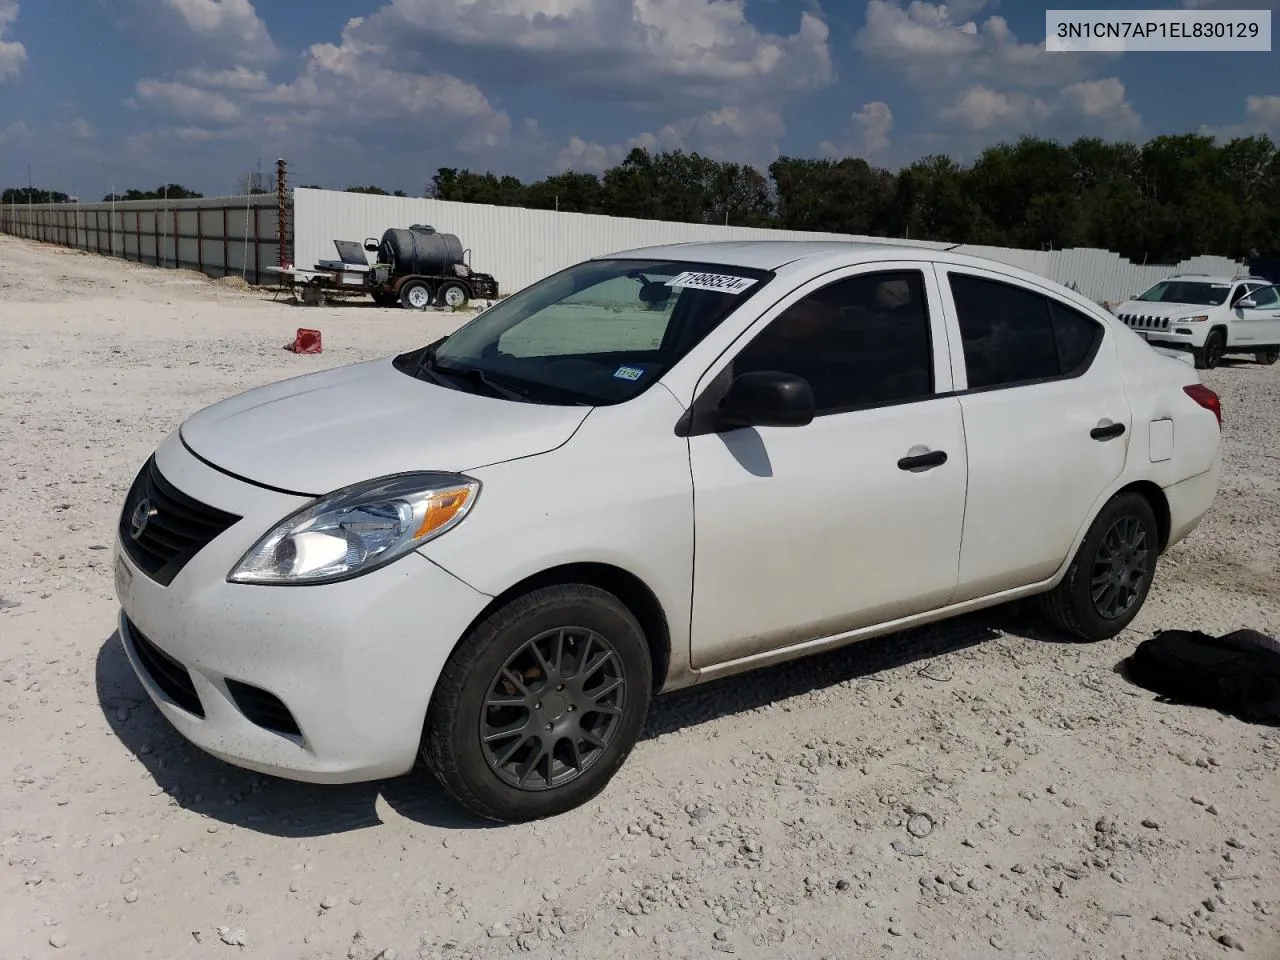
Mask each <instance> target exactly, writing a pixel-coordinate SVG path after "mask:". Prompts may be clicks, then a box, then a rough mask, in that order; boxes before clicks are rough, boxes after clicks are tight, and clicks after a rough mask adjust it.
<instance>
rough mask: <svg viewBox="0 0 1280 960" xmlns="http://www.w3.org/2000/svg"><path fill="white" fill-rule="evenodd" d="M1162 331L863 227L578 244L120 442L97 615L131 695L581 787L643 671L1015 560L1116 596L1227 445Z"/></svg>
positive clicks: (1140, 595)
mask: <svg viewBox="0 0 1280 960" xmlns="http://www.w3.org/2000/svg"><path fill="white" fill-rule="evenodd" d="M1220 423H1221V410H1220V408H1219V404H1218V398H1217V396H1216V394H1214V393H1213V391H1211V390H1209V389H1208V388H1207V387H1205V386H1203V385H1202V384H1201V383H1200V382H1199V379H1198V375H1197V373H1196V371H1195V370H1194V369H1193V368H1192V367H1191V366H1189V365H1187V364H1185V363H1182V362H1179V361H1178V360H1176V359H1172V358H1170V357H1167V356H1162V355H1161V354H1159V353H1157V352H1156V351H1155V350H1153V349H1152V348H1151V347H1150V346H1149V345H1148V344H1147V343H1145V342H1144V341H1143V340H1141V339H1140V338H1139V337H1138V336H1137V335H1136V334H1134V333H1133V331H1131V330H1130V329H1128V328H1127V327H1126V326H1125V325H1124V324H1123V323H1121V322H1120V321H1119V320H1118V319H1117V318H1115V317H1113V316H1111V315H1110V314H1109V313H1107V312H1106V311H1105V310H1103V309H1102V308H1100V307H1098V306H1096V305H1095V304H1093V303H1091V302H1090V301H1088V300H1086V299H1084V298H1083V297H1081V296H1079V295H1078V294H1075V293H1073V292H1071V291H1069V290H1067V289H1066V288H1064V287H1061V286H1059V285H1057V284H1054V283H1051V282H1049V281H1047V280H1044V279H1042V278H1040V277H1037V276H1035V275H1033V274H1030V273H1027V272H1024V271H1022V270H1018V269H1015V268H1013V267H1008V266H1003V265H1000V264H996V263H992V262H989V261H985V260H979V259H975V258H971V257H965V256H960V255H956V254H952V253H948V252H942V251H937V250H930V249H921V248H914V247H905V246H895V245H893V244H890V243H885V244H854V243H818V242H771V241H760V242H744V243H701V244H675V245H669V246H660V247H651V248H646V249H640V250H632V251H628V252H625V253H618V254H614V255H610V256H607V257H601V258H598V259H593V260H589V261H586V262H584V263H579V264H577V265H575V266H572V267H570V268H568V269H566V270H563V271H561V272H559V273H556V274H554V275H552V276H550V277H547V278H546V279H545V280H542V281H540V282H538V283H535V284H533V285H532V286H530V287H528V288H526V289H524V290H522V291H520V292H519V293H517V294H515V295H514V296H512V297H510V298H509V299H507V300H505V301H503V302H501V303H499V304H497V305H496V306H494V307H493V308H492V309H490V310H488V311H486V312H485V313H482V314H480V315H479V316H478V317H476V318H475V319H473V320H471V321H470V322H469V323H467V324H466V325H465V326H463V327H462V328H461V329H459V330H457V331H456V332H455V333H453V334H452V335H450V336H448V337H445V338H442V339H441V340H439V341H437V342H435V343H432V344H430V345H429V346H426V347H423V348H421V349H416V350H413V351H411V352H409V353H405V354H402V355H400V356H396V357H388V358H386V359H382V360H377V361H372V362H366V363H357V364H352V365H348V366H344V367H340V368H337V369H333V370H328V371H324V372H320V373H315V374H310V375H307V376H302V377H298V378H295V379H292V380H287V381H284V382H282V383H276V384H273V385H270V386H267V387H263V388H260V389H256V390H251V391H249V392H247V393H244V394H241V395H239V396H236V397H232V398H231V399H228V400H225V401H223V402H221V403H217V404H215V405H213V406H211V407H208V408H206V409H204V410H202V411H200V412H199V413H197V414H195V415H194V416H192V417H191V418H190V419H188V420H187V421H186V422H185V423H183V424H182V425H181V427H180V428H179V429H178V430H176V431H174V432H173V433H172V434H171V435H170V436H169V437H167V438H166V439H165V440H164V441H163V443H162V444H161V445H160V447H159V448H158V449H157V450H156V451H155V454H154V455H153V456H152V457H151V458H150V459H149V460H148V462H147V463H146V464H145V465H144V466H143V468H142V470H141V472H140V473H139V474H138V477H137V479H136V481H135V482H134V484H133V487H132V489H131V490H130V491H129V494H128V497H127V500H126V502H125V504H124V509H123V512H122V514H121V518H120V524H119V531H118V537H117V542H116V554H115V577H116V580H115V582H116V592H117V595H118V596H119V600H120V604H121V607H122V611H121V616H120V636H121V638H122V641H123V644H124V648H125V650H126V651H127V653H128V657H129V660H130V661H131V663H132V664H133V667H134V669H135V670H136V671H137V674H138V676H139V678H140V679H141V681H142V684H143V685H144V686H145V687H146V689H147V692H148V693H149V694H150V696H151V697H152V698H153V699H154V701H155V702H156V704H157V705H158V706H159V709H160V710H161V712H162V713H163V714H164V715H165V716H166V717H167V718H168V719H169V721H170V722H171V723H172V724H173V725H174V726H175V727H176V728H177V729H178V730H179V731H180V732H181V733H182V734H183V735H184V736H185V737H187V738H188V739H190V740H191V741H192V742H193V743H195V744H197V745H198V746H199V747H201V748H203V749H204V750H206V751H208V752H209V753H211V754H213V755H215V756H218V757H221V758H223V759H225V760H227V761H229V762H231V763H233V764H237V765H240V766H243V767H247V768H250V769H254V770H258V771H262V772H265V773H269V774H275V775H279V776H283V777H288V778H294V779H300V780H309V781H314V782H329V783H334V782H350V781H359V780H372V779H380V778H385V777H390V776H396V775H400V774H405V773H408V772H409V771H410V770H411V769H412V768H413V766H414V765H415V760H416V759H417V758H418V757H421V758H422V759H423V760H424V761H425V764H426V765H427V766H428V767H430V769H431V770H432V771H434V773H435V774H436V776H437V777H438V779H439V780H440V781H441V782H442V783H443V784H444V785H445V787H446V788H447V789H448V790H449V791H450V792H451V793H452V794H453V795H454V796H455V797H456V798H457V799H458V800H459V801H460V802H461V803H462V804H464V805H465V806H466V807H468V808H470V809H471V810H472V811H474V812H475V813H476V814H479V815H480V816H483V817H487V818H491V819H496V820H502V821H518V820H528V819H533V818H538V817H544V816H548V815H553V814H557V813H560V812H563V811H565V810H568V809H570V808H573V807H576V806H578V805H580V804H583V803H585V802H587V801H588V800H590V799H592V798H593V797H595V796H596V795H597V794H598V793H599V792H600V791H601V790H602V789H603V788H604V787H605V786H606V784H607V783H608V782H609V780H610V778H611V777H612V776H613V775H614V773H615V772H616V771H617V770H618V768H619V767H620V766H621V765H622V763H623V762H624V760H625V759H626V757H627V755H628V753H629V752H630V750H631V749H632V746H633V745H634V744H635V742H636V739H637V737H638V736H639V734H640V731H641V728H642V726H643V725H644V721H645V715H646V711H647V710H648V707H649V704H650V701H651V699H652V698H653V697H654V696H655V695H656V694H659V693H662V692H665V691H670V690H674V689H677V688H681V687H687V686H689V685H691V684H695V683H699V682H702V681H706V680H711V679H714V678H719V677H724V676H726V675H729V674H734V673H739V672H742V671H747V670H751V669H753V668H756V667H760V666H764V665H766V664H772V663H777V662H779V661H782V660H786V659H789V658H794V657H799V656H804V655H807V654H811V653H816V652H818V651H821V650H827V649H831V648H833V647H837V646H840V645H842V644H847V643H851V642H854V641H857V640H861V639H864V638H867V637H871V636H875V635H878V634H885V633H891V632H893V631H898V630H902V629H904V628H906V627H911V626H914V625H918V624H922V623H926V622H929V621H936V620H941V619H944V618H947V617H951V616H954V615H956V614H961V613H965V612H967V611H972V610H975V609H978V608H982V607H988V606H991V605H994V604H999V603H1002V602H1005V601H1009V600H1014V599H1016V598H1020V597H1026V596H1030V595H1040V596H1041V597H1042V599H1043V608H1044V611H1045V613H1046V614H1047V616H1048V618H1049V620H1051V621H1052V623H1053V624H1055V625H1056V626H1057V627H1058V628H1060V629H1061V630H1062V631H1065V632H1066V633H1067V634H1069V635H1071V636H1074V637H1076V638H1078V639H1082V640H1101V639H1104V638H1108V637H1112V636H1114V635H1116V634H1117V633H1119V632H1120V631H1121V630H1122V629H1124V627H1125V626H1126V625H1127V624H1129V623H1130V622H1131V621H1132V620H1133V618H1134V617H1135V616H1136V615H1137V613H1138V611H1139V609H1140V608H1141V606H1142V604H1143V601H1144V600H1145V598H1146V596H1147V593H1148V591H1149V589H1150V588H1151V583H1152V578H1153V576H1154V574H1155V570H1156V558H1157V556H1158V555H1159V554H1160V553H1161V552H1162V551H1164V550H1167V549H1168V548H1169V547H1170V546H1171V545H1172V544H1174V543H1176V542H1178V541H1179V540H1181V539H1182V538H1183V537H1185V536H1187V534H1188V533H1189V532H1190V531H1191V530H1192V529H1194V528H1195V527H1196V525H1197V524H1198V523H1199V522H1200V520H1201V518H1202V517H1203V516H1204V515H1205V513H1206V512H1207V511H1208V510H1209V509H1210V507H1211V504H1212V502H1213V500H1214V497H1215V494H1216V492H1217V488H1218V482H1219V470H1220V466H1219V464H1220V460H1219V444H1220Z"/></svg>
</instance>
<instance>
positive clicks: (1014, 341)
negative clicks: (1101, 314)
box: [948, 271, 1103, 390]
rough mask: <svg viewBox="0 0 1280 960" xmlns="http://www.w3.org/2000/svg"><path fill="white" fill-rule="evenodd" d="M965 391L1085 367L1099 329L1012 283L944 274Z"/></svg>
mask: <svg viewBox="0 0 1280 960" xmlns="http://www.w3.org/2000/svg"><path fill="white" fill-rule="evenodd" d="M948 282H949V284H950V286H951V296H952V299H953V300H954V301H955V305H956V315H957V319H958V321H959V324H960V336H961V341H962V343H963V346H964V360H965V367H966V370H967V372H968V381H969V389H970V390H988V389H992V388H996V387H1012V386H1018V385H1021V384H1027V383H1036V382H1039V381H1043V380H1051V379H1057V378H1061V377H1071V376H1077V375H1079V374H1080V373H1083V372H1084V371H1085V370H1086V369H1088V366H1089V364H1090V363H1091V362H1092V360H1093V357H1094V354H1095V353H1096V352H1097V348H1098V345H1099V344H1100V343H1101V341H1102V337H1103V326H1102V324H1101V323H1099V322H1098V321H1097V320H1094V319H1093V318H1091V317H1088V316H1086V315H1085V314H1083V313H1081V312H1080V311H1078V310H1076V309H1075V308H1073V307H1070V306H1068V305H1066V304H1064V303H1061V302H1059V301H1057V300H1054V299H1051V298H1049V297H1047V296H1045V295H1043V294H1040V293H1036V292H1035V291H1032V290H1028V289H1026V288H1025V287H1021V286H1018V285H1015V284H1012V283H1005V282H1001V281H998V280H991V279H988V278H986V277H978V276H973V275H971V274H966V273H962V272H950V271H949V272H948Z"/></svg>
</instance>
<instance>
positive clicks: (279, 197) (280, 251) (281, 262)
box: [276, 158, 290, 270]
mask: <svg viewBox="0 0 1280 960" xmlns="http://www.w3.org/2000/svg"><path fill="white" fill-rule="evenodd" d="M288 166H289V165H288V164H287V163H285V161H284V159H283V158H281V159H279V160H277V161H276V243H277V248H276V253H277V256H276V261H277V263H276V265H277V266H278V267H280V269H282V270H283V269H284V268H285V266H286V264H287V263H288V261H289V259H290V258H289V257H288V256H287V255H286V252H285V244H286V243H287V242H288V237H289V230H288V222H287V221H288V216H289V209H288Z"/></svg>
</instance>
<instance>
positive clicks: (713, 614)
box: [689, 262, 966, 667]
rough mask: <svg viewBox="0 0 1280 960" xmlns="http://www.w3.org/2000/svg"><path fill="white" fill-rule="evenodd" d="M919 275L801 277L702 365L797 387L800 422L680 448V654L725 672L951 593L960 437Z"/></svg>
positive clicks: (719, 378) (929, 291)
mask: <svg viewBox="0 0 1280 960" xmlns="http://www.w3.org/2000/svg"><path fill="white" fill-rule="evenodd" d="M941 315H942V313H941V302H940V299H939V294H938V287H937V280H936V277H935V275H934V272H933V269H932V266H931V265H928V264H920V263H916V262H903V263H898V262H894V263H879V264H875V265H873V266H868V265H864V266H862V267H859V268H846V269H844V270H841V271H839V272H837V273H833V274H829V275H827V276H826V277H824V278H822V279H820V280H816V281H812V282H811V283H810V284H808V285H807V286H805V287H803V288H801V289H800V290H799V291H797V292H796V293H795V294H793V295H792V296H790V297H788V298H787V299H786V300H784V301H783V302H782V303H781V304H780V305H779V306H778V307H777V308H774V310H772V311H771V312H770V313H769V314H767V315H766V316H765V317H763V318H762V319H761V321H759V322H758V323H757V324H755V325H754V326H753V327H752V329H751V330H749V331H748V332H747V333H746V334H744V336H743V337H742V338H741V339H740V340H739V341H738V343H737V344H735V345H734V346H733V347H732V348H731V349H730V350H729V351H728V353H727V355H726V357H725V358H722V360H721V361H720V362H718V363H717V365H716V366H714V367H712V368H711V369H710V370H708V371H707V375H706V376H705V377H704V378H703V381H702V384H701V386H700V392H702V393H705V392H707V391H717V390H722V389H723V388H724V386H725V385H726V384H727V383H728V381H729V380H730V379H731V378H732V377H733V376H736V375H739V374H742V373H746V372H750V371H758V370H776V371H782V372H786V373H793V374H796V375H798V376H801V377H804V378H805V379H806V380H808V381H809V384H810V386H811V388H812V390H813V393H814V399H815V406H816V416H815V418H814V420H813V422H812V423H810V424H808V425H807V426H803V427H763V428H748V429H737V430H731V431H728V432H723V433H704V434H702V435H695V436H691V437H690V439H689V456H690V464H691V467H692V473H693V484H694V517H695V527H694V537H695V555H694V589H693V612H692V651H691V653H692V659H693V663H694V665H695V666H697V667H706V666H710V665H713V664H719V663H724V662H727V661H731V660H736V659H739V658H743V657H749V656H752V655H754V654H758V653H764V652H767V651H769V650H773V649H777V648H780V647H785V646H790V645H793V644H797V643H803V642H805V641H807V640H814V639H818V638H822V637H827V636H831V635H834V634H837V633H841V632H844V631H847V630H853V629H857V628H859V627H863V626H868V625H871V624H876V623H882V622H885V621H889V620H893V619H896V618H898V617H903V616H908V615H910V614H913V613H917V612H920V611H922V610H927V609H931V608H934V607H939V606H943V605H945V604H946V603H947V602H948V601H949V600H950V599H951V596H952V594H953V593H954V591H955V587H956V578H957V563H958V559H959V552H960V534H961V525H962V520H963V515H964V499H965V469H966V468H965V462H966V460H965V447H964V444H965V439H964V431H963V426H962V423H961V413H960V404H959V401H958V400H957V399H956V398H955V397H954V396H942V394H947V393H949V392H950V390H951V370H950V365H949V361H948V359H947V358H948V348H947V340H946V332H945V329H944V328H943V324H942V323H941V322H939V321H938V319H937V318H940V317H941Z"/></svg>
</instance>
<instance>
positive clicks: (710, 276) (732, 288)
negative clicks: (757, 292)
mask: <svg viewBox="0 0 1280 960" xmlns="http://www.w3.org/2000/svg"><path fill="white" fill-rule="evenodd" d="M755 283H756V282H755V280H753V279H751V278H750V277H733V276H728V275H726V274H723V273H695V272H693V271H689V270H686V271H685V272H684V273H682V274H680V275H679V276H676V277H672V278H671V279H670V280H668V281H667V286H668V287H688V288H690V289H692V290H716V291H718V292H720V293H735V294H736V293H742V292H743V291H744V290H750V289H751V288H752V287H753V286H755Z"/></svg>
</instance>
